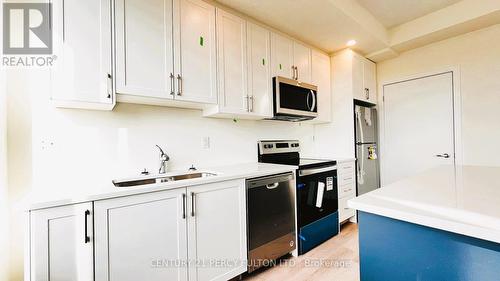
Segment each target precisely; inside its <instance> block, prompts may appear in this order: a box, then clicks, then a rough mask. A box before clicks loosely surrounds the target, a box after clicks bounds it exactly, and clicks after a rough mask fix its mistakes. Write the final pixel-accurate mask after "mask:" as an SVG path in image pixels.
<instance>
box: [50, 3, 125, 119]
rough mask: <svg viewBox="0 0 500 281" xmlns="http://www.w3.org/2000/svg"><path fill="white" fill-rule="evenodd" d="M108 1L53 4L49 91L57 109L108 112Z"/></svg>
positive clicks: (110, 79)
mask: <svg viewBox="0 0 500 281" xmlns="http://www.w3.org/2000/svg"><path fill="white" fill-rule="evenodd" d="M110 1H111V0H86V1H54V4H53V36H54V37H53V50H54V55H56V56H57V59H56V60H55V61H54V66H53V67H52V69H51V85H52V86H51V87H52V89H51V92H52V100H53V101H54V104H55V105H56V106H59V107H68V108H87V109H101V110H111V109H112V108H113V107H114V104H115V98H114V91H113V67H112V66H113V63H112V47H111V42H112V40H111V39H112V33H111V31H112V29H111V2H110Z"/></svg>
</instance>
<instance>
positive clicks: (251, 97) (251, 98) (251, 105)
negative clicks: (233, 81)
mask: <svg viewBox="0 0 500 281" xmlns="http://www.w3.org/2000/svg"><path fill="white" fill-rule="evenodd" d="M250 101H251V102H250V112H253V96H250Z"/></svg>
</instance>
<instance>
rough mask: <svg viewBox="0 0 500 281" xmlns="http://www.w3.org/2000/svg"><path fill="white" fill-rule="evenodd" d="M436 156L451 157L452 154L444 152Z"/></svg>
mask: <svg viewBox="0 0 500 281" xmlns="http://www.w3.org/2000/svg"><path fill="white" fill-rule="evenodd" d="M436 157H439V158H450V157H451V156H450V155H449V154H448V153H444V154H437V155H436Z"/></svg>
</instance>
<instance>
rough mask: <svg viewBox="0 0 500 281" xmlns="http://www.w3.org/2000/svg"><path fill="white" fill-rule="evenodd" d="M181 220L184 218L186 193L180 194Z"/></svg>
mask: <svg viewBox="0 0 500 281" xmlns="http://www.w3.org/2000/svg"><path fill="white" fill-rule="evenodd" d="M182 218H183V219H185V218H186V193H182Z"/></svg>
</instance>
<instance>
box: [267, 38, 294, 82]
mask: <svg viewBox="0 0 500 281" xmlns="http://www.w3.org/2000/svg"><path fill="white" fill-rule="evenodd" d="M293 53H294V49H293V41H292V40H291V39H288V38H286V37H284V36H281V35H279V34H276V33H272V34H271V72H272V75H273V77H274V76H282V77H285V78H289V79H293V78H294V77H295V68H294V64H293Z"/></svg>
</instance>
